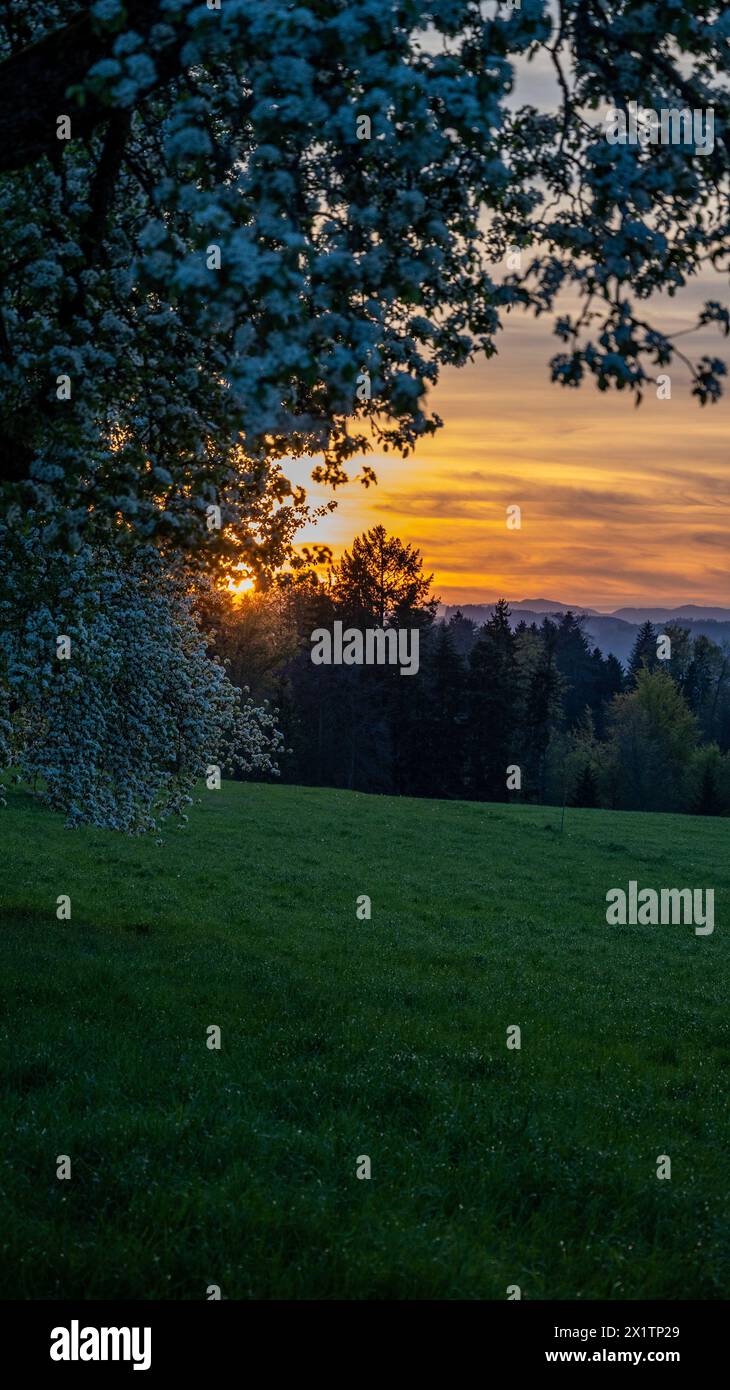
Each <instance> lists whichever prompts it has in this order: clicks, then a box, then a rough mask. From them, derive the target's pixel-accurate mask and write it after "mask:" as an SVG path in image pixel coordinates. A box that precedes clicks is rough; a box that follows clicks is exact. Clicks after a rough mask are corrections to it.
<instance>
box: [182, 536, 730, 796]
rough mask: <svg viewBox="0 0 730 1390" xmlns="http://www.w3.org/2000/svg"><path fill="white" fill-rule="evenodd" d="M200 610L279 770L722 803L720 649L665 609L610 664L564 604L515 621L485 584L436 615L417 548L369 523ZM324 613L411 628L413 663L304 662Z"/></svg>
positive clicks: (321, 779) (728, 697)
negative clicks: (276, 754) (272, 729)
mask: <svg viewBox="0 0 730 1390" xmlns="http://www.w3.org/2000/svg"><path fill="white" fill-rule="evenodd" d="M205 618H206V621H207V623H208V626H209V627H210V628H212V629H213V632H214V639H213V640H214V644H215V649H216V651H217V653H218V655H219V656H220V657H221V658H222V659H223V660H224V661H226V662H227V663H228V670H229V675H230V677H231V680H232V681H233V683H234V684H236V685H241V686H248V687H249V689H250V691H251V692H252V695H253V698H254V699H255V700H257V701H258V700H263V699H269V700H270V701H271V702H272V704H274V705H275V706H276V707H277V710H278V716H277V720H278V724H279V727H280V728H281V730H282V733H283V737H284V743H285V745H286V750H287V751H286V753H285V754H284V755H282V757H281V759H280V767H281V775H282V780H284V781H286V782H292V783H303V784H310V785H317V786H333V787H343V788H348V789H351V790H357V791H365V792H379V793H385V794H391V795H402V796H421V797H437V798H458V799H470V800H476V801H511V800H524V801H530V802H537V803H545V804H558V805H559V804H562V803H567V804H568V805H575V806H587V807H596V806H602V807H606V808H609V809H620V810H644V811H684V812H694V813H698V814H707V815H721V814H727V813H728V811H730V751H729V750H730V654H729V653H728V652H727V651H726V650H723V649H722V648H721V647H719V646H718V645H717V644H716V643H714V642H712V641H711V640H710V639H709V638H707V637H704V636H699V637H695V638H693V637H692V636H691V634H690V633H689V632H688V630H687V629H685V628H683V627H682V626H681V625H679V624H674V623H673V624H669V625H667V626H666V627H665V628H663V629H662V630H661V631H659V630H658V629H656V628H655V627H654V626H653V625H652V624H651V623H645V624H644V625H643V626H642V627H641V629H640V630H639V632H638V634H637V638H636V641H635V644H634V648H633V651H632V654H631V658H630V661H629V664H628V669H626V670H625V669H624V667H623V666H622V664H621V663H620V662H619V661H618V660H617V658H616V657H614V656H612V655H609V656H604V655H603V654H602V652H601V651H600V649H599V648H598V647H596V646H591V644H590V642H589V641H588V639H587V637H586V634H585V632H584V629H583V623H582V619H581V618H580V617H579V616H576V615H575V614H573V613H571V612H566V613H564V614H561V615H560V616H557V615H551V616H547V617H545V618H544V619H543V621H542V622H541V623H539V624H538V623H536V622H534V621H533V622H532V623H529V624H528V623H526V622H524V621H522V622H520V623H518V624H517V625H516V626H513V624H512V622H511V621H510V610H509V605H508V603H507V602H506V601H505V600H504V599H500V600H499V601H498V602H497V604H496V605H495V608H494V612H493V615H492V617H491V618H490V619H489V621H488V622H486V623H484V624H483V625H482V626H477V625H476V624H475V623H474V622H472V621H471V620H470V619H468V618H465V617H464V616H463V615H462V614H461V613H456V614H454V615H452V617H451V618H450V619H449V621H442V620H439V619H438V618H437V601H436V600H435V599H433V598H432V597H431V577H428V576H426V575H425V574H424V572H423V568H422V564H421V557H420V555H419V553H418V551H417V550H415V548H414V547H412V546H408V545H404V544H403V543H402V542H401V541H400V540H399V539H398V538H397V537H391V536H388V535H387V534H386V532H385V530H384V528H383V527H382V526H377V527H375V528H373V529H372V530H370V531H368V532H366V533H365V534H364V535H362V536H359V537H357V538H356V540H355V542H354V543H353V546H352V548H351V550H350V551H346V552H345V554H344V555H343V557H342V560H341V561H340V562H339V564H338V565H336V566H335V567H334V568H333V569H332V570H331V571H330V573H329V574H328V576H327V578H326V579H325V580H323V579H322V578H321V577H320V576H319V575H318V574H317V573H315V572H306V573H300V574H298V575H288V576H284V577H281V579H280V582H279V583H277V584H276V585H275V586H273V587H272V588H271V589H270V590H268V591H267V592H266V593H261V594H253V595H251V596H247V597H246V598H245V599H244V600H243V601H242V602H241V603H240V604H235V605H232V604H231V603H230V600H229V599H228V598H226V597H223V596H219V597H218V598H216V599H215V600H214V601H213V602H212V603H210V604H209V606H208V608H207V609H206V613H205ZM337 619H339V620H341V621H342V622H343V623H345V624H347V625H350V626H353V627H360V628H367V627H374V626H375V627H380V626H385V627H396V628H397V627H403V626H408V627H409V628H411V629H413V628H417V629H418V630H419V639H420V641H419V646H420V664H419V670H418V673H417V675H415V676H409V677H403V676H402V675H401V674H400V672H399V670H398V667H397V666H389V665H369V666H368V665H351V666H347V665H339V666H335V665H332V666H321V665H319V666H315V665H313V663H312V660H311V637H312V633H313V632H314V631H315V630H316V629H318V628H327V627H331V626H332V624H333V623H334V621H335V620H337ZM660 638H661V639H662V641H661V642H660V641H659V640H658V639H660ZM666 638H669V643H667V642H666V640H665V639H666ZM662 651H663V652H666V651H669V652H670V655H668V657H667V659H661V657H660V655H659V652H662Z"/></svg>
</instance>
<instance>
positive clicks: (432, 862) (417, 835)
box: [0, 784, 730, 1299]
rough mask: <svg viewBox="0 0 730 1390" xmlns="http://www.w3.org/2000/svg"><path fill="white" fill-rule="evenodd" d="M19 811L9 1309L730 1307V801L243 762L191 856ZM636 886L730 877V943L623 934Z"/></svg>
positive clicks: (9, 819)
mask: <svg viewBox="0 0 730 1390" xmlns="http://www.w3.org/2000/svg"><path fill="white" fill-rule="evenodd" d="M0 815H1V816H2V819H1V820H0V830H1V831H2V833H3V836H4V842H5V844H6V868H5V872H4V877H3V899H4V902H3V916H2V987H1V988H2V1034H3V1046H2V1057H3V1062H2V1066H3V1108H4V1116H3V1122H2V1128H3V1149H4V1156H3V1163H2V1212H3V1218H2V1237H1V1238H0V1244H1V1245H2V1261H1V1262H0V1263H1V1265H2V1271H3V1272H2V1279H1V1284H0V1292H2V1294H4V1295H5V1296H9V1297H16V1298H17V1297H20V1298H49V1297H50V1298H82V1299H83V1298H138V1299H147V1298H152V1299H156V1298H179V1299H203V1298H205V1297H206V1289H207V1286H208V1285H209V1284H219V1285H220V1286H221V1287H222V1291H223V1296H224V1297H227V1298H233V1299H236V1298H238V1299H250V1298H264V1299H267V1298H287V1297H291V1298H320V1299H321V1298H324V1299H329V1298H337V1297H342V1298H350V1299H352V1298H365V1299H374V1298H388V1299H409V1298H447V1299H452V1298H469V1299H479V1298H487V1299H504V1298H505V1297H506V1291H507V1286H508V1285H510V1284H518V1285H520V1287H521V1289H522V1292H523V1297H525V1298H531V1299H543V1298H562V1299H589V1298H599V1297H609V1298H619V1299H643V1298H661V1299H677V1298H685V1297H689V1298H701V1299H712V1298H719V1297H721V1296H723V1295H726V1294H727V1291H728V1266H729V1263H730V1255H729V1253H728V1227H727V1223H726V1219H725V1215H726V1196H727V1177H728V1135H727V1122H726V1115H727V1083H728V1077H730V1036H729V1033H728V1022H727V998H726V985H727V958H728V909H729V908H730V891H729V887H730V884H729V878H730V874H729V869H728V840H729V838H730V824H729V823H728V822H727V821H724V822H723V821H721V820H709V819H700V818H696V819H692V818H688V817H679V816H660V815H656V816H641V815H616V814H609V813H604V812H598V811H569V812H568V814H567V818H566V827H565V833H564V835H563V836H562V837H561V836H560V834H559V833H558V826H559V812H557V811H554V810H550V809H545V808H530V807H525V808H521V807H489V806H482V805H475V804H446V803H443V802H429V801H398V800H395V799H390V798H369V797H365V796H360V795H356V794H352V793H346V792H334V791H328V790H322V791H320V790H310V789H300V788H285V787H276V788H271V787H264V786H240V785H232V784H227V785H226V786H225V787H224V790H223V791H222V792H219V793H212V792H211V793H206V794H205V796H204V799H203V801H202V804H201V806H200V807H199V808H198V809H196V810H195V811H194V813H193V815H192V816H191V823H190V825H189V827H188V828H187V829H186V830H185V831H170V832H169V833H167V834H166V836H165V842H164V844H163V845H161V846H160V845H158V844H156V843H155V841H154V840H153V839H141V840H135V839H128V838H124V837H122V836H118V835H114V834H110V833H105V832H101V831H93V830H89V831H83V832H81V831H77V832H68V831H65V830H63V828H62V826H61V823H60V821H59V819H58V818H57V817H55V816H53V815H51V814H49V813H47V812H45V811H43V810H41V809H39V808H38V806H37V805H36V804H35V803H34V802H33V801H32V800H31V799H30V798H29V797H28V796H24V795H22V794H19V793H13V794H11V796H10V802H9V807H8V809H7V810H6V811H3V812H1V813H0ZM629 878H636V879H638V880H639V883H640V886H648V887H655V888H660V887H662V886H664V887H672V886H677V887H685V886H686V887H703V888H704V887H712V886H714V887H715V889H716V920H717V925H716V928H715V933H714V935H713V936H711V937H705V938H701V937H696V936H695V935H694V932H693V930H692V928H691V927H688V926H665V927H625V928H620V927H608V926H607V925H606V922H605V908H606V904H605V894H606V891H607V889H608V888H611V887H614V886H616V887H618V886H623V887H626V885H627V883H628V880H629ZM60 893H68V894H69V895H70V896H71V899H72V920H71V921H70V922H59V921H57V920H56V915H55V913H56V906H55V905H56V898H57V896H58V895H59V894H60ZM363 893H367V894H369V895H370V896H371V898H372V905H373V916H372V920H371V921H370V922H360V921H358V920H357V919H356V916H355V899H356V896H357V895H359V894H363ZM210 1024H218V1025H219V1026H220V1028H221V1029H222V1049H221V1051H220V1052H215V1051H210V1050H209V1049H208V1048H207V1046H206V1029H207V1027H208V1025H210ZM511 1024H519V1025H520V1027H521V1029H522V1050H521V1051H519V1052H518V1051H509V1050H508V1049H507V1047H506V1030H507V1027H508V1025H511ZM59 1154H68V1155H69V1156H70V1157H71V1160H72V1178H71V1181H58V1180H57V1178H56V1158H57V1155H59ZM364 1154H367V1155H369V1157H370V1159H371V1162H372V1178H371V1180H370V1181H366V1180H362V1181H359V1180H358V1179H357V1178H356V1176H355V1169H356V1160H357V1158H358V1156H359V1155H364ZM661 1154H667V1155H669V1156H670V1158H671V1161H672V1178H671V1181H658V1180H657V1177H656V1165H657V1157H658V1155H661Z"/></svg>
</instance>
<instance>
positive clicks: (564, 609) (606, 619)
mask: <svg viewBox="0 0 730 1390" xmlns="http://www.w3.org/2000/svg"><path fill="white" fill-rule="evenodd" d="M509 606H510V610H511V613H512V626H513V627H517V624H518V623H520V622H526V623H527V624H528V625H529V624H530V623H533V622H534V623H538V624H540V623H541V622H542V621H543V618H545V617H547V616H549V615H550V614H555V615H558V616H559V615H560V614H561V613H575V615H576V617H578V616H580V617H583V618H585V622H584V625H583V626H584V630H585V634H586V636H587V638H588V640H589V642H590V643H591V644H592V645H593V646H596V647H600V649H601V651H602V652H603V655H604V656H608V655H609V653H612V654H613V655H614V656H616V657H618V659H619V661H621V662H623V663H624V665H625V664H626V662H627V661H628V658H629V656H630V654H631V648H632V647H633V645H634V640H635V638H636V633H637V631H638V629H639V627H640V626H641V624H642V623H646V622H651V623H668V622H681V623H682V626H683V627H686V628H688V629H689V631H690V632H691V633H692V634H693V636H695V637H699V636H704V637H709V638H711V639H712V641H713V642H717V643H718V644H719V645H722V644H723V643H728V644H730V608H720V607H713V606H711V605H709V604H708V605H707V606H703V605H700V604H695V603H684V604H682V605H681V606H680V607H678V608H662V607H656V608H650V607H648V606H647V607H646V608H618V609H617V610H616V612H615V613H599V612H598V610H597V609H596V608H587V607H582V606H581V605H580V604H575V603H561V602H560V601H559V600H557V599H544V598H536V599H516V600H515V601H514V602H512V600H511V599H510V600H509ZM493 612H494V604H493V603H452V604H443V603H442V604H440V605H439V609H438V616H439V617H440V618H444V619H446V621H448V619H449V618H451V617H453V615H454V614H455V613H463V615H464V617H465V618H470V619H471V621H472V622H473V623H476V624H477V625H478V626H481V624H482V623H485V622H487V621H488V619H489V618H490V617H491V616H492V613H493Z"/></svg>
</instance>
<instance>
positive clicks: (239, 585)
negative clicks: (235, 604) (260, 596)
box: [228, 575, 256, 597]
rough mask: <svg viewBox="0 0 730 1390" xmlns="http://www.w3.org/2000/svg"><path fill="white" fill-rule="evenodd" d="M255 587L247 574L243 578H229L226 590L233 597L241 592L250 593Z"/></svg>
mask: <svg viewBox="0 0 730 1390" xmlns="http://www.w3.org/2000/svg"><path fill="white" fill-rule="evenodd" d="M255 587H256V585H255V582H254V580H253V579H252V578H251V576H250V575H247V576H246V578H245V579H238V580H236V579H229V581H228V592H229V594H233V595H234V596H235V597H239V596H240V595H241V594H250V593H251V591H252V589H254V588H255Z"/></svg>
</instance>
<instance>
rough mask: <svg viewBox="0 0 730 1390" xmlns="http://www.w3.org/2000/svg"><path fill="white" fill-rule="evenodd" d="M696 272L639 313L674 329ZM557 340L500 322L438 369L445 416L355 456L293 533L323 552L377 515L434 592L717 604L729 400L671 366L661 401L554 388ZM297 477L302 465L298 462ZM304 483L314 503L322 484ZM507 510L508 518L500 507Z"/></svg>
mask: <svg viewBox="0 0 730 1390" xmlns="http://www.w3.org/2000/svg"><path fill="white" fill-rule="evenodd" d="M710 297H715V298H721V297H722V295H721V288H720V286H719V285H718V283H717V282H716V281H715V282H714V283H713V282H712V281H711V280H708V281H707V282H706V283H705V284H704V285H702V286H700V285H697V286H696V287H693V289H692V290H688V291H687V293H686V294H685V295H684V296H682V297H681V299H680V298H679V297H678V298H677V299H676V300H675V301H674V302H673V303H672V304H670V305H669V306H668V309H667V310H661V309H660V310H659V312H658V313H655V314H654V319H655V321H657V322H658V323H660V325H661V326H662V327H668V328H670V329H671V328H672V327H675V328H678V327H686V326H687V325H688V324H689V323H691V321H692V313H693V309H694V308H695V307H696V306H697V305H699V304H701V303H702V302H703V300H704V299H705V298H710ZM559 346H560V345H559V344H558V341H557V339H556V338H554V337H553V335H552V331H551V325H550V323H549V322H548V321H547V320H540V321H538V322H535V320H534V319H531V318H527V317H525V316H524V315H521V314H519V315H512V316H510V318H509V319H507V321H506V324H505V328H504V331H503V332H502V334H501V335H500V338H499V356H498V357H497V358H493V359H492V360H491V361H490V362H484V361H482V362H478V363H475V364H473V365H471V366H469V367H467V368H464V369H462V370H461V371H455V370H454V371H449V372H447V373H445V375H444V376H443V379H442V381H441V383H440V385H439V387H438V388H437V391H436V392H435V394H434V397H433V405H434V408H435V409H436V410H437V411H438V412H439V414H440V415H441V416H442V418H443V419H444V422H445V423H444V428H443V429H442V430H440V431H439V432H438V434H437V435H436V436H435V437H433V438H431V439H428V440H427V441H425V442H424V443H423V444H421V445H420V446H419V448H418V450H417V452H416V455H415V457H412V458H410V459H408V460H403V459H399V458H394V457H392V456H389V455H385V456H382V457H380V458H378V457H377V456H375V457H374V458H371V459H370V462H374V464H375V466H376V470H377V473H378V479H379V483H378V486H377V488H371V489H369V490H367V491H366V490H365V489H363V488H362V487H361V486H360V485H359V484H358V485H350V486H349V487H348V488H346V489H344V490H342V491H339V492H338V493H337V494H336V495H337V498H338V508H337V511H336V512H335V513H334V514H333V515H332V516H331V517H328V518H326V519H325V520H324V521H323V522H321V523H320V524H319V525H318V526H317V527H316V528H313V529H310V530H308V531H307V532H303V533H301V537H300V539H301V540H303V541H306V540H314V539H318V540H322V541H326V542H327V543H329V544H331V545H332V546H333V548H334V550H335V553H337V552H338V551H340V550H341V549H342V548H343V547H344V546H347V545H349V543H350V541H351V540H352V537H353V536H354V535H355V534H357V532H358V531H362V530H363V529H364V528H365V527H367V526H372V525H374V524H375V523H377V522H382V524H383V525H384V526H385V527H386V529H387V530H388V531H390V532H393V533H395V534H397V535H399V536H400V537H401V538H402V539H403V540H408V541H411V542H413V543H414V544H416V545H417V546H418V547H419V549H420V550H421V551H422V554H423V558H424V563H425V565H426V567H427V569H428V571H429V572H430V571H433V572H434V590H435V592H436V593H437V594H438V595H439V596H440V597H441V599H442V600H443V602H444V603H468V602H477V601H479V600H486V601H492V600H493V599H495V598H496V597H498V596H499V595H500V594H504V595H506V596H507V597H508V598H511V599H513V600H516V599H523V598H551V599H559V600H561V601H563V602H566V603H574V604H585V605H589V606H591V607H596V608H599V609H607V610H610V609H613V608H617V607H620V606H622V605H624V604H633V603H638V602H643V601H645V600H646V601H650V602H652V603H655V604H668V605H670V606H672V605H678V604H682V603H712V604H728V605H729V606H730V578H729V577H728V554H729V553H730V447H729V444H730V406H729V404H728V400H727V399H726V398H725V399H723V400H722V401H721V402H720V403H719V404H718V405H715V406H705V407H701V406H700V405H699V404H698V403H697V402H696V401H695V399H694V398H693V397H691V396H690V394H689V388H688V375H687V373H686V371H685V370H684V368H682V369H680V368H679V367H675V368H673V369H672V399H671V400H669V401H658V400H657V399H656V397H655V392H654V389H653V388H652V389H651V390H650V392H649V394H647V396H646V397H645V399H644V401H643V403H642V405H641V406H640V407H638V409H637V408H636V407H635V406H634V404H633V401H632V399H631V398H630V397H629V396H628V395H625V394H623V393H617V392H611V393H610V394H609V393H606V394H602V393H600V392H599V391H598V390H597V389H596V387H595V386H594V385H593V383H592V381H588V382H586V384H585V385H584V386H583V387H582V388H581V389H580V390H578V391H576V390H566V389H565V388H563V387H560V386H557V385H553V384H552V383H551V382H550V379H549V369H548V362H549V359H550V357H551V356H552V354H553V353H554V352H556V351H557V350H559ZM683 346H684V348H685V350H686V351H691V355H692V356H693V357H696V356H698V355H699V354H700V353H701V352H709V353H713V354H714V355H717V356H721V357H723V356H726V355H727V345H726V343H725V340H724V339H722V338H721V337H720V335H719V334H718V333H716V332H712V331H708V332H705V333H703V334H702V335H695V336H693V337H690V338H687V339H684V342H683ZM295 475H296V477H297V479H298V480H301V481H305V480H306V477H307V469H305V468H297V469H296V474H295ZM330 495H331V494H330V493H325V491H324V490H323V489H317V488H314V487H313V486H312V487H311V488H310V496H311V498H312V500H313V501H315V500H320V499H323V498H324V497H325V496H330ZM513 503H517V504H519V506H520V507H521V509H522V528H521V530H519V531H509V530H507V527H506V524H505V508H506V507H507V506H509V505H511V504H513Z"/></svg>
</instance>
